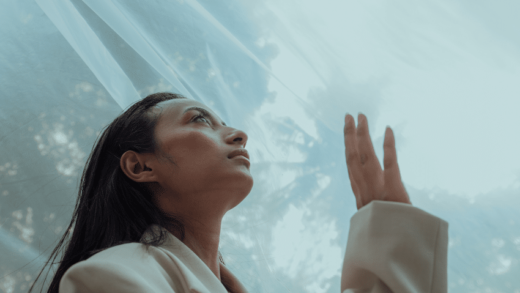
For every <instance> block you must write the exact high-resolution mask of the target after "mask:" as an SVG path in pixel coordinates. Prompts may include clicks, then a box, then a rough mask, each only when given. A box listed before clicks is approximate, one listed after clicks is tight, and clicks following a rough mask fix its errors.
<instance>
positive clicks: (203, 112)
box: [182, 106, 227, 126]
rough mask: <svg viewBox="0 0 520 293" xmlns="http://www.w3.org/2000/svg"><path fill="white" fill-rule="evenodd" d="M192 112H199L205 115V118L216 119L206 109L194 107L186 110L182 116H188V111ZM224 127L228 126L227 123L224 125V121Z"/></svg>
mask: <svg viewBox="0 0 520 293" xmlns="http://www.w3.org/2000/svg"><path fill="white" fill-rule="evenodd" d="M191 110H197V111H199V112H201V113H202V114H203V115H205V116H208V117H212V118H214V117H213V116H212V115H211V114H210V113H209V112H208V110H206V109H204V108H201V107H197V106H193V107H189V108H187V109H186V110H184V113H182V115H184V114H186V112H188V111H191ZM222 125H224V126H227V125H226V123H224V121H222Z"/></svg>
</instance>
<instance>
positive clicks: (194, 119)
mask: <svg viewBox="0 0 520 293" xmlns="http://www.w3.org/2000/svg"><path fill="white" fill-rule="evenodd" d="M200 118H204V120H206V122H209V121H208V119H206V117H204V115H197V116H195V118H193V121H196V120H199V119H200Z"/></svg>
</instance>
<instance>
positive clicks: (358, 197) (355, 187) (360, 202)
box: [347, 168, 363, 210]
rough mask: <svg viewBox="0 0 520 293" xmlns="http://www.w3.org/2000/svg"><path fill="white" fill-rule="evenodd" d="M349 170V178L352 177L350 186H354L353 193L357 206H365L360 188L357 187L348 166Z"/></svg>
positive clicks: (358, 207)
mask: <svg viewBox="0 0 520 293" xmlns="http://www.w3.org/2000/svg"><path fill="white" fill-rule="evenodd" d="M347 172H348V178H349V179H350V187H351V188H352V193H354V197H355V198H356V206H357V209H358V210H359V209H360V208H361V207H362V206H363V203H362V201H361V197H360V194H359V189H358V188H357V186H356V181H354V178H352V174H351V173H350V170H349V169H348V168H347Z"/></svg>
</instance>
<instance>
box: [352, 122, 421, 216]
mask: <svg viewBox="0 0 520 293" xmlns="http://www.w3.org/2000/svg"><path fill="white" fill-rule="evenodd" d="M343 132H344V137H345V157H346V159H347V169H348V176H349V178H350V185H351V186H352V192H354V195H355V196H356V205H357V209H358V210H359V209H360V208H362V207H363V206H365V205H367V204H369V203H370V202H371V201H373V200H386V201H394V202H401V203H408V204H411V202H410V197H409V196H408V193H407V192H406V189H405V188H404V185H403V182H402V181H401V174H400V171H399V165H398V164H397V153H396V150H395V138H394V134H393V132H392V129H391V128H390V127H387V128H386V132H385V142H384V144H383V148H384V159H383V165H384V168H385V169H384V171H383V170H382V169H381V165H380V164H379V161H378V159H377V157H376V154H375V152H374V147H373V145H372V141H371V139H370V135H369V132H368V122H367V119H366V116H365V115H363V114H361V113H359V114H358V127H357V129H356V125H355V122H354V117H352V116H351V115H349V114H347V115H346V116H345V128H344V129H343Z"/></svg>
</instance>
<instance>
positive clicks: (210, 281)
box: [141, 224, 247, 293]
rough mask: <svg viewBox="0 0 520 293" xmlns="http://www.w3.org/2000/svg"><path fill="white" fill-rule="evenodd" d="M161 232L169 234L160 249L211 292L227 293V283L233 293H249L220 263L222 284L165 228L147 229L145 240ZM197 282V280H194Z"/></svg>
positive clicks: (153, 226)
mask: <svg viewBox="0 0 520 293" xmlns="http://www.w3.org/2000/svg"><path fill="white" fill-rule="evenodd" d="M160 230H163V231H165V232H166V233H167V239H166V241H165V242H164V243H163V244H162V245H160V246H159V247H161V248H163V249H165V250H167V251H169V252H171V253H172V254H173V255H175V256H176V257H177V258H178V259H179V260H180V261H181V262H182V263H183V264H184V265H185V266H186V267H187V268H188V269H189V270H190V271H191V272H193V274H194V275H195V276H197V278H198V281H200V282H201V283H203V284H204V286H205V287H206V288H208V289H209V290H211V292H217V291H215V290H218V289H217V288H219V289H222V290H223V291H222V290H219V291H218V292H220V291H222V292H226V290H225V288H224V286H223V285H222V283H225V284H226V286H228V287H230V289H231V292H233V293H247V290H246V288H245V287H244V285H243V284H242V283H241V282H240V281H239V280H238V279H237V278H236V277H235V275H233V274H232V273H231V271H230V270H229V269H228V268H227V267H226V266H224V265H223V264H222V263H220V278H221V280H222V282H221V281H220V280H219V279H218V278H217V276H215V275H214V274H213V272H212V271H211V270H210V269H209V267H208V266H207V265H206V264H205V263H204V262H203V261H202V260H201V259H200V258H199V257H198V255H196V254H195V253H194V252H193V251H192V250H191V249H190V248H189V247H188V246H186V244H184V243H183V242H182V241H180V240H179V239H178V238H177V237H175V236H174V235H173V234H171V233H170V232H169V231H168V230H166V229H164V228H163V227H161V226H159V225H157V224H152V225H150V226H149V227H148V229H146V231H145V232H144V233H143V236H142V237H141V239H143V238H147V239H151V237H152V232H153V231H155V233H156V235H158V234H159V232H160ZM194 281H195V280H194Z"/></svg>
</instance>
